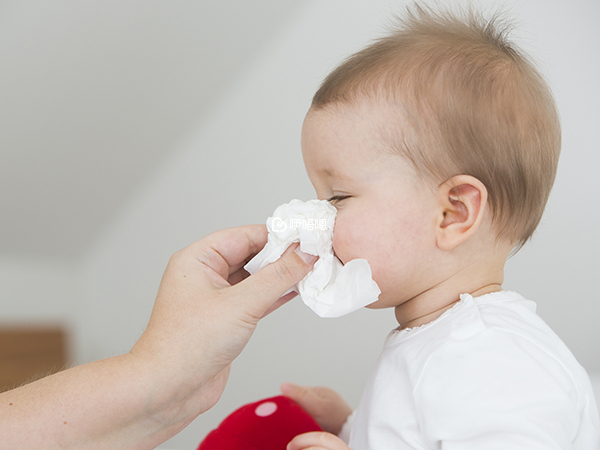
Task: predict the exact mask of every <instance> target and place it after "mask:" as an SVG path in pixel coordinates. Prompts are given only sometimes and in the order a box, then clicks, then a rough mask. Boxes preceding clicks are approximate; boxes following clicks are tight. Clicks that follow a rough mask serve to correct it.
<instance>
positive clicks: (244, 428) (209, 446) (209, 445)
mask: <svg viewBox="0 0 600 450" xmlns="http://www.w3.org/2000/svg"><path fill="white" fill-rule="evenodd" d="M309 431H321V427H319V425H318V424H317V422H315V421H314V419H313V418H312V417H311V416H310V415H309V414H308V413H307V412H306V411H304V410H303V409H302V408H301V407H300V406H298V404H296V403H294V401H292V400H290V399H289V398H287V397H283V396H281V395H280V396H277V397H271V398H266V399H264V400H260V401H258V402H255V403H250V404H248V405H245V406H242V407H241V408H240V409H237V410H235V411H234V412H233V413H231V414H230V415H229V416H228V417H227V418H226V419H225V420H224V421H223V422H221V424H220V425H219V428H216V429H214V430H212V431H211V432H210V433H209V434H208V436H206V438H204V440H203V441H202V442H201V443H200V446H199V447H198V450H285V448H286V446H287V445H288V443H289V442H290V441H291V440H292V439H293V438H294V437H295V436H297V435H299V434H302V433H308V432H309Z"/></svg>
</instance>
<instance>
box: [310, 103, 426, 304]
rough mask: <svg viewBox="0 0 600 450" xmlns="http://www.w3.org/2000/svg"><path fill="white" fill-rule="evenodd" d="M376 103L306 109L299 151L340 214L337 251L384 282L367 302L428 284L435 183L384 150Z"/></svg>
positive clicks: (389, 299)
mask: <svg viewBox="0 0 600 450" xmlns="http://www.w3.org/2000/svg"><path fill="white" fill-rule="evenodd" d="M384 124H385V117H384V115H383V113H382V112H381V110H380V109H378V108H373V107H370V106H369V105H362V106H356V107H352V106H335V105H334V106H331V107H327V108H325V109H322V110H317V111H310V112H309V113H308V115H307V116H306V119H305V122H304V126H303V129H302V153H303V157H304V163H305V165H306V170H307V172H308V176H309V177H310V180H311V182H312V184H313V186H314V187H315V190H316V192H317V196H318V198H319V199H331V202H332V204H333V205H334V206H335V207H336V208H337V210H338V214H337V218H336V222H335V229H334V235H333V249H334V251H335V254H336V256H337V257H338V258H339V259H340V260H341V261H342V263H346V262H347V261H350V260H352V259H356V258H365V259H366V260H367V261H368V262H369V264H370V266H371V269H372V273H373V279H374V280H375V281H376V282H377V284H378V285H379V288H380V289H381V292H382V293H381V295H380V297H379V300H378V301H377V302H375V303H374V304H372V305H371V307H380V308H383V307H391V306H397V305H399V304H401V303H404V302H405V301H406V300H408V299H410V298H412V297H414V296H416V295H418V294H419V293H421V292H423V291H424V290H426V289H428V288H429V287H431V284H430V283H431V276H430V275H431V273H432V271H433V270H434V269H435V267H434V264H433V262H434V260H435V258H434V257H433V256H434V252H435V251H436V249H437V246H436V242H435V234H434V230H435V211H434V210H435V202H436V197H435V194H434V190H432V189H430V188H426V187H425V183H420V182H419V180H418V179H417V178H416V176H415V175H414V173H413V172H412V171H411V169H410V167H409V166H408V164H407V163H406V161H405V160H404V159H403V158H402V157H400V156H398V155H396V154H393V153H392V152H391V151H386V150H383V148H384V145H385V144H384V142H383V140H382V137H381V129H382V127H383V126H384Z"/></svg>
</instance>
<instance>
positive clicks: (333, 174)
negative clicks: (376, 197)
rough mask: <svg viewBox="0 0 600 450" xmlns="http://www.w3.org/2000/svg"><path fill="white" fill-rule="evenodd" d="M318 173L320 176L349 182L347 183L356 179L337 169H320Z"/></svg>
mask: <svg viewBox="0 0 600 450" xmlns="http://www.w3.org/2000/svg"><path fill="white" fill-rule="evenodd" d="M317 172H318V173H319V174H320V175H323V176H325V177H327V178H336V179H338V180H347V181H351V180H353V179H354V177H352V176H350V175H348V174H347V173H344V172H340V171H338V170H336V169H327V168H323V169H319V170H318V171H317Z"/></svg>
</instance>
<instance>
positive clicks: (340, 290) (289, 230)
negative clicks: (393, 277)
mask: <svg viewBox="0 0 600 450" xmlns="http://www.w3.org/2000/svg"><path fill="white" fill-rule="evenodd" d="M336 214H337V210H336V209H335V207H333V206H332V205H331V204H330V203H329V202H328V201H326V200H309V201H307V202H303V201H300V200H292V201H291V202H289V203H286V204H283V205H281V206H279V207H278V208H277V209H276V210H275V212H274V213H273V216H271V217H269V218H268V219H267V230H268V231H269V236H268V240H267V244H266V245H265V247H264V248H263V249H262V250H261V251H260V253H258V254H257V255H256V256H255V257H254V258H252V260H250V261H249V262H248V264H246V265H245V266H244V269H246V270H247V271H248V272H249V273H251V274H253V273H254V272H257V271H258V270H260V269H262V268H263V267H264V266H266V265H267V264H269V263H272V262H274V261H276V260H277V259H278V258H279V257H280V256H281V255H282V253H283V252H284V251H285V249H286V248H288V246H289V245H290V244H292V243H294V242H300V250H302V251H303V252H305V253H310V254H311V255H318V256H319V259H318V260H317V262H316V263H315V265H314V266H313V268H312V270H311V271H310V272H309V273H308V275H306V276H305V277H304V278H303V279H302V280H301V281H300V282H299V283H298V284H297V285H296V286H294V287H293V288H292V289H290V290H289V291H288V292H291V291H292V290H294V291H296V292H298V294H299V295H300V298H302V301H304V303H305V304H306V305H307V306H308V307H309V308H310V309H312V310H313V311H314V312H315V313H317V314H318V315H319V316H320V317H340V316H343V315H345V314H348V313H351V312H352V311H356V310H357V309H360V308H363V307H364V306H367V305H369V304H371V303H373V302H374V301H376V300H377V298H378V296H379V294H380V293H381V291H380V290H379V287H378V286H377V283H375V281H373V279H372V277H371V267H370V266H369V263H368V262H367V260H366V259H353V260H352V261H348V262H347V263H346V264H345V265H343V264H342V263H341V262H340V260H339V259H337V258H336V257H335V256H334V255H333V225H334V222H335V216H336Z"/></svg>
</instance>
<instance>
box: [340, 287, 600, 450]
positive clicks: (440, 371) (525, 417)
mask: <svg viewBox="0 0 600 450" xmlns="http://www.w3.org/2000/svg"><path fill="white" fill-rule="evenodd" d="M353 422H354V423H353V424H352V429H351V434H350V442H349V445H350V448H352V449H353V450H367V449H369V450H392V449H393V450H400V449H411V450H421V449H439V450H459V449H460V450H519V449H527V450H532V449H540V450H541V449H543V450H551V449H556V450H558V449H560V450H565V449H572V450H598V449H600V421H599V418H598V407H597V405H596V401H595V399H594V394H593V391H592V386H591V383H590V380H589V377H588V375H587V373H586V372H585V370H584V369H583V368H582V367H581V366H580V365H579V363H578V362H577V361H576V359H575V357H574V356H573V355H572V354H571V352H570V351H569V350H568V349H567V347H566V346H565V344H564V343H563V342H562V341H561V340H560V339H559V338H558V336H556V334H554V332H552V330H551V329H550V328H549V327H548V326H547V325H546V324H545V323H544V322H543V320H542V319H541V318H540V317H539V316H537V315H536V314H535V303H533V302H531V301H528V300H525V299H524V298H523V297H521V296H520V295H519V294H517V293H514V292H497V293H492V294H487V295H484V296H481V297H478V298H475V299H474V298H473V297H471V296H470V295H468V294H464V295H462V296H461V301H460V302H459V303H457V304H456V305H455V306H454V307H453V308H452V309H450V310H448V311H446V312H445V313H444V314H443V315H442V316H441V317H440V318H438V319H437V320H435V321H433V322H431V323H429V324H426V325H423V326H421V327H417V328H412V329H406V330H394V331H392V333H391V334H390V335H389V336H388V338H387V340H386V342H385V346H384V349H383V352H382V354H381V356H380V357H379V360H378V362H377V364H376V367H375V370H374V372H373V374H372V375H371V378H370V380H369V382H368V384H367V387H366V390H365V392H364V393H363V397H362V400H361V402H360V406H359V407H358V410H357V411H356V417H355V419H354V421H353Z"/></svg>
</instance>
